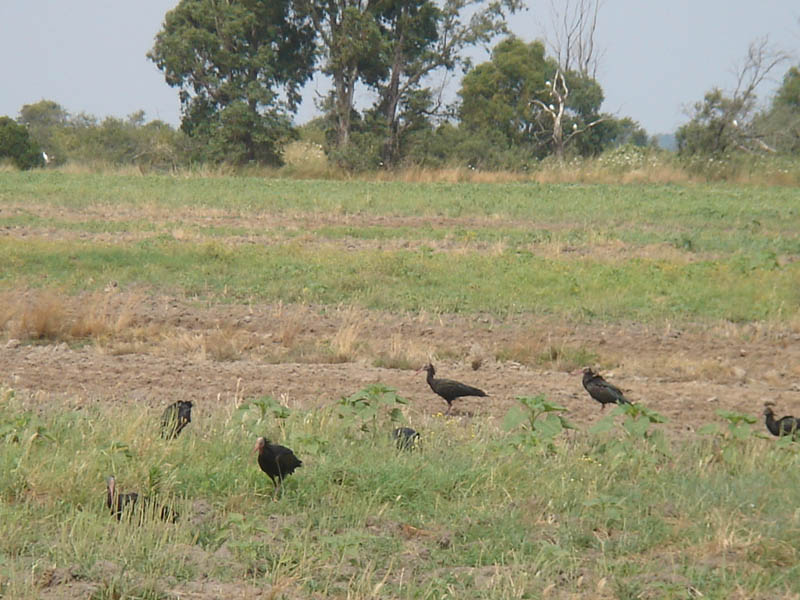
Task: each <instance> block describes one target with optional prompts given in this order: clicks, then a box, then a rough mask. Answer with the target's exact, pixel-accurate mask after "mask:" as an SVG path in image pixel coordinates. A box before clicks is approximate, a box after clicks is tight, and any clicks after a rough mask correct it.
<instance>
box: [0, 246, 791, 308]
mask: <svg viewBox="0 0 800 600" xmlns="http://www.w3.org/2000/svg"><path fill="white" fill-rule="evenodd" d="M0 253H2V254H3V255H4V256H5V257H6V265H7V266H8V268H7V269H6V270H5V271H4V272H3V274H2V275H0V285H2V286H3V287H4V288H6V289H10V288H12V287H24V286H41V285H48V286H59V287H63V288H66V289H67V290H69V291H71V292H78V291H81V290H83V289H87V288H90V289H91V288H92V287H94V288H98V287H102V286H103V285H105V284H106V283H107V282H108V281H109V280H111V279H114V280H116V281H118V282H119V283H120V284H123V285H128V284H146V285H148V286H152V287H154V288H162V289H167V290H171V291H172V292H173V293H178V294H185V295H187V296H200V297H208V298H213V299H216V300H220V299H223V298H228V299H229V300H237V301H248V300H257V301H283V302H301V301H307V302H314V303H323V304H339V303H349V304H355V305H361V306H364V307H366V308H375V309H385V310H392V311H405V310H412V311H418V310H422V309H432V310H436V311H441V312H465V313H471V312H478V311H487V312H492V313H495V314H499V315H506V314H510V313H520V312H536V313H545V314H553V315H556V316H564V317H569V318H578V319H598V320H622V319H638V320H653V319H661V318H690V319H696V320H702V319H728V320H733V321H745V320H759V319H776V320H781V319H782V318H786V317H787V316H788V317H791V316H792V315H793V314H795V312H796V310H797V306H798V302H800V291H799V290H798V287H797V285H796V282H797V281H798V280H800V262H793V263H790V264H787V265H784V266H780V265H778V264H777V263H776V262H775V260H774V258H771V257H770V256H759V255H751V256H745V255H734V256H731V257H729V258H726V259H724V260H723V259H719V260H706V261H698V262H693V263H671V262H669V261H667V260H647V259H642V258H634V259H631V260H628V261H626V262H625V263H623V264H615V263H611V262H608V261H596V260H592V258H591V257H581V258H579V259H550V258H543V257H539V256H537V255H535V254H534V253H532V252H530V251H503V252H502V253H500V254H495V255H490V254H486V253H481V252H477V251H476V252H467V253H463V254H456V255H453V254H449V253H443V252H435V251H433V250H431V249H425V248H423V249H421V250H419V251H406V250H397V251H389V250H358V251H347V250H341V249H338V248H335V247H321V248H309V247H306V246H304V245H302V244H299V243H288V244H273V245H269V246H258V245H242V246H226V245H224V244H220V243H218V242H213V241H209V242H202V243H190V242H181V241H176V240H174V239H172V238H170V237H167V236H161V237H156V238H148V239H145V240H142V241H140V242H135V243H131V244H125V245H122V244H108V243H104V244H101V243H96V242H90V243H84V242H74V241H56V242H51V241H43V240H32V241H29V242H26V243H24V244H20V243H19V242H18V241H16V240H14V239H9V238H4V239H2V240H0ZM90 282H94V286H92V285H91V284H90Z"/></svg>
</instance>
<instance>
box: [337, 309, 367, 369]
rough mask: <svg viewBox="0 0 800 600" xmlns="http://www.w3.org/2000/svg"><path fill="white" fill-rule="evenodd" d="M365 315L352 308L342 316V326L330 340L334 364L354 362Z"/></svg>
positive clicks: (359, 344)
mask: <svg viewBox="0 0 800 600" xmlns="http://www.w3.org/2000/svg"><path fill="white" fill-rule="evenodd" d="M364 319H365V315H364V314H363V312H361V311H358V310H356V309H354V308H352V307H351V308H348V309H347V310H346V311H345V313H344V316H343V319H342V325H341V326H340V327H339V329H338V330H337V331H336V333H335V334H334V336H333V338H332V339H331V351H332V352H333V356H334V357H335V359H336V362H349V361H352V360H355V358H356V356H357V352H358V349H359V347H360V346H361V345H362V343H361V341H360V340H361V332H362V329H363V325H364Z"/></svg>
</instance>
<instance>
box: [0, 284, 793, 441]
mask: <svg viewBox="0 0 800 600" xmlns="http://www.w3.org/2000/svg"><path fill="white" fill-rule="evenodd" d="M2 304H3V306H4V307H5V311H4V314H5V315H6V316H5V317H4V319H5V323H4V325H3V332H4V333H5V338H6V341H5V342H4V343H3V346H2V347H1V348H0V370H1V371H2V372H3V373H6V374H7V375H6V377H5V380H6V382H7V384H8V385H11V386H13V387H14V388H16V389H17V390H19V391H20V392H23V391H25V390H27V391H28V392H29V393H33V394H37V395H40V394H42V393H45V394H48V395H49V394H55V396H57V397H69V396H73V395H76V394H77V395H81V396H84V397H89V398H95V399H99V398H108V399H114V400H116V401H119V400H123V401H124V400H126V399H134V398H141V397H161V395H162V394H163V392H164V391H166V390H169V397H170V398H171V399H191V400H194V401H196V402H210V401H213V399H214V398H216V397H219V396H220V395H223V396H224V395H227V394H230V393H232V390H233V389H234V388H237V389H238V388H241V389H239V392H238V393H243V394H244V395H245V396H248V395H249V396H258V395H262V394H270V395H274V396H284V397H286V398H287V399H289V401H290V402H291V403H292V404H293V405H295V406H301V407H312V406H317V405H319V404H320V403H321V402H322V403H324V402H329V401H332V400H335V399H337V398H339V397H342V396H346V395H349V394H351V393H353V392H354V391H355V390H357V389H360V388H361V387H363V386H364V385H368V384H370V383H374V382H376V381H381V382H384V383H387V384H389V385H392V386H394V387H396V388H397V389H398V390H400V391H401V393H403V394H404V395H406V396H408V397H409V398H411V399H412V401H413V402H412V404H413V410H416V411H420V412H422V413H430V411H433V412H436V411H439V410H441V408H442V406H441V405H440V402H439V400H438V398H436V397H435V396H433V395H432V394H431V393H430V391H429V390H428V389H427V386H425V384H424V378H423V377H422V376H421V375H415V371H416V370H417V369H418V368H419V367H421V366H422V364H424V362H425V361H427V360H429V359H432V360H434V361H435V362H437V364H439V366H440V371H441V372H442V373H443V374H446V375H447V376H454V377H458V378H462V379H464V380H467V381H472V382H473V383H475V384H480V385H481V387H484V388H486V389H487V390H488V391H489V392H490V394H491V400H489V401H483V400H477V399H467V400H464V401H463V405H464V406H465V408H468V409H469V410H474V409H479V410H480V411H481V413H483V414H486V415H487V416H488V415H495V416H499V415H501V414H503V413H504V412H505V411H506V410H507V409H508V407H509V406H511V404H513V399H514V398H515V397H516V396H517V395H527V394H532V393H545V394H546V395H547V396H548V397H550V398H552V399H553V400H554V401H557V402H561V403H563V404H565V405H566V406H568V407H569V408H570V411H571V414H572V418H574V419H575V420H576V421H577V422H581V421H585V422H592V421H594V420H595V418H596V416H597V415H598V414H599V413H598V409H599V406H597V405H595V403H593V402H592V401H591V400H590V399H589V398H588V396H586V395H585V393H584V392H583V390H582V388H581V386H580V377H579V375H578V374H577V373H576V371H577V369H579V368H580V367H581V366H584V365H585V364H593V365H595V366H596V367H599V368H601V369H603V370H604V372H606V373H607V374H608V375H610V377H611V378H612V379H613V380H614V381H615V382H616V383H617V384H618V385H620V386H621V387H623V388H625V389H626V390H629V393H630V395H631V396H632V397H633V398H634V399H635V400H643V401H644V400H646V402H647V404H648V405H650V406H653V407H657V408H658V410H659V411H660V412H662V413H664V414H665V415H667V416H668V417H669V418H670V423H669V424H668V428H669V429H670V430H671V431H673V432H675V433H680V432H686V431H689V430H692V429H694V428H695V427H696V425H697V423H699V422H709V421H713V420H715V418H716V417H715V411H716V410H717V409H720V408H727V409H730V410H738V411H743V412H750V413H757V412H758V410H759V407H760V405H761V403H762V402H763V401H764V400H767V399H772V400H777V401H778V402H779V403H780V404H781V405H782V406H783V407H784V408H785V409H786V410H787V411H789V410H791V408H792V407H797V406H799V405H800V385H798V383H797V381H798V379H800V329H798V328H797V327H793V328H784V327H778V326H769V325H766V324H759V323H753V324H732V323H725V324H720V325H718V326H716V327H711V328H706V327H696V328H695V327H687V326H683V327H676V326H674V325H673V324H671V323H668V322H665V323H663V324H661V325H650V326H646V325H634V324H628V325H624V324H623V325H604V326H599V325H594V326H587V325H581V326H570V325H569V324H565V323H559V322H556V321H554V320H553V319H548V318H537V317H534V316H530V315H529V316H518V317H510V318H508V319H505V320H500V319H498V318H496V317H492V316H489V315H475V316H471V317H468V316H464V317H456V316H453V315H447V316H445V315H437V314H431V313H421V314H416V315H401V314H390V313H381V312H378V311H368V310H364V309H357V308H355V307H319V306H310V305H295V306H286V305H281V304H278V305H217V306H213V307H202V306H198V305H197V304H195V303H191V302H187V301H184V300H179V299H177V298H172V297H163V296H158V295H154V294H148V293H146V292H145V291H143V290H132V291H130V292H127V291H124V290H119V289H118V288H111V289H110V290H109V291H106V292H101V293H94V294H85V295H81V296H77V297H68V296H65V295H57V294H55V293H53V292H50V291H46V290H45V291H35V290H28V291H25V292H17V293H11V292H8V293H5V294H4V295H3V303H2ZM9 315H10V316H9ZM43 341H46V342H47V344H46V345H41V344H42V342H43ZM776 350H779V352H776ZM387 369H388V370H387ZM473 369H474V371H473ZM101 374H102V375H101ZM237 382H238V383H237Z"/></svg>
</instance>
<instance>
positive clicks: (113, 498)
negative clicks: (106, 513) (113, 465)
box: [106, 475, 139, 521]
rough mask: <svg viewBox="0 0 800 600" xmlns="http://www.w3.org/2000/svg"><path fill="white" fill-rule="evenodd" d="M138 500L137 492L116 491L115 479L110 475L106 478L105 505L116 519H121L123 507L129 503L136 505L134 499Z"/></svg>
mask: <svg viewBox="0 0 800 600" xmlns="http://www.w3.org/2000/svg"><path fill="white" fill-rule="evenodd" d="M137 500H139V494H137V493H136V492H130V493H128V494H118V493H117V480H116V479H115V478H114V476H113V475H111V476H110V477H109V478H108V479H106V506H107V507H108V509H109V510H110V511H111V515H112V516H114V517H116V519H117V521H119V520H121V519H122V513H123V511H124V510H125V507H126V506H128V505H129V504H130V505H131V507H133V506H136V501H137Z"/></svg>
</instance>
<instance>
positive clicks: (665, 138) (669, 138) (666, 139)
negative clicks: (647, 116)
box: [653, 133, 678, 152]
mask: <svg viewBox="0 0 800 600" xmlns="http://www.w3.org/2000/svg"><path fill="white" fill-rule="evenodd" d="M653 137H654V138H655V140H656V143H657V144H658V147H659V148H663V149H664V150H670V151H672V152H675V151H676V150H677V149H678V142H677V141H676V140H675V134H674V133H657V134H655V135H654V136H653Z"/></svg>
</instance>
